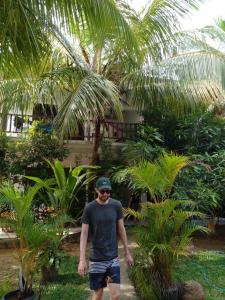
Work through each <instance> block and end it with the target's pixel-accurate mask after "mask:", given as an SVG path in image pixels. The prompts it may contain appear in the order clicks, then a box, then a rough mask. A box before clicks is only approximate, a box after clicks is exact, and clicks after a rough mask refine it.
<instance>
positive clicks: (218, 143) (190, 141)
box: [175, 112, 225, 154]
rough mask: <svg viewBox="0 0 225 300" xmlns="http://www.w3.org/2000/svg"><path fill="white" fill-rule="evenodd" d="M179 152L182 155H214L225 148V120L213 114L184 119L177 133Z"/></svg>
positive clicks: (196, 115)
mask: <svg viewBox="0 0 225 300" xmlns="http://www.w3.org/2000/svg"><path fill="white" fill-rule="evenodd" d="M175 137H176V144H177V150H179V151H180V152H182V153H189V154H194V153H198V154H204V153H206V152H207V153H213V152H216V151H219V150H222V149H224V147H225V118H224V117H221V116H216V115H214V114H212V113H209V112H207V113H205V114H195V115H192V116H189V117H186V118H184V119H183V120H181V121H180V122H179V124H178V129H177V130H176V131H175Z"/></svg>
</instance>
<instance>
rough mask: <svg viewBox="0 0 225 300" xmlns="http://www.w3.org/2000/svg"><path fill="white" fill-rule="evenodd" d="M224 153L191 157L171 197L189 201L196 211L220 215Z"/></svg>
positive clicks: (224, 190) (222, 202) (222, 200)
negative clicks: (193, 203)
mask: <svg viewBox="0 0 225 300" xmlns="http://www.w3.org/2000/svg"><path fill="white" fill-rule="evenodd" d="M224 178H225V151H224V150H221V151H218V152H215V153H213V154H211V155H210V154H208V153H206V154H204V155H192V156H191V163H190V164H189V166H188V167H187V168H185V169H183V170H182V171H181V172H180V174H179V175H178V177H177V180H176V184H175V187H174V192H173V196H174V197H175V198H177V199H190V200H192V201H194V202H195V207H196V209H198V210H200V211H202V212H204V213H207V214H209V215H220V214H222V213H223V208H224V205H225V204H224V195H225V185H224Z"/></svg>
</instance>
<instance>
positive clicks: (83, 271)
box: [78, 260, 87, 277]
mask: <svg viewBox="0 0 225 300" xmlns="http://www.w3.org/2000/svg"><path fill="white" fill-rule="evenodd" d="M86 272H87V263H86V260H80V262H79V265H78V274H79V275H80V276H81V277H84V275H85V274H86Z"/></svg>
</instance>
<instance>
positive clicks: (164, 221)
mask: <svg viewBox="0 0 225 300" xmlns="http://www.w3.org/2000/svg"><path fill="white" fill-rule="evenodd" d="M187 162H188V158H187V157H185V156H176V155H173V154H166V153H164V154H163V155H162V156H161V157H160V158H159V159H158V160H157V161H156V162H155V163H151V162H148V161H143V162H140V163H139V164H137V165H134V166H132V167H128V168H127V169H126V172H127V173H126V175H127V174H130V180H131V182H132V183H131V186H132V187H133V188H139V189H140V190H141V191H145V192H148V193H149V194H150V196H151V200H152V202H146V203H143V204H142V206H141V210H140V212H136V211H134V210H132V209H129V208H128V209H125V215H127V216H130V215H132V216H134V217H135V218H137V219H138V220H140V221H141V223H140V225H138V226H137V229H136V231H137V242H138V245H139V249H138V251H137V253H136V261H137V266H136V267H135V268H134V270H133V271H132V274H133V279H134V281H135V283H136V285H137V287H138V288H142V287H143V288H144V289H143V292H144V293H145V294H144V297H145V298H146V299H150V298H151V297H152V298H151V299H162V297H163V296H164V297H166V295H167V294H166V293H168V288H169V287H171V286H172V270H173V267H174V264H175V262H176V261H177V258H178V257H179V256H180V255H181V254H184V253H185V251H186V249H187V246H188V245H189V243H190V237H191V235H192V234H193V233H194V232H196V231H198V230H201V231H206V230H205V228H204V227H202V226H198V225H196V224H195V223H193V221H192V218H193V216H198V217H203V215H202V214H201V213H199V212H196V211H191V210H190V207H191V206H192V205H193V203H192V201H187V200H174V199H170V196H171V191H172V187H173V185H174V182H175V180H176V177H177V175H178V173H179V172H180V171H181V169H182V168H184V167H185V166H186V165H187ZM120 175H121V174H119V175H118V177H117V175H116V177H117V178H118V179H119V178H120ZM141 274H145V276H144V277H145V278H143V275H141ZM146 274H148V276H146ZM140 292H141V291H140Z"/></svg>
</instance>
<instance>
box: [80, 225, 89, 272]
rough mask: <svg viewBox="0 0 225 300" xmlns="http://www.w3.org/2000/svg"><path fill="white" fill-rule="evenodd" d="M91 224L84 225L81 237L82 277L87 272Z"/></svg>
mask: <svg viewBox="0 0 225 300" xmlns="http://www.w3.org/2000/svg"><path fill="white" fill-rule="evenodd" d="M88 230H89V224H82V229H81V236H80V262H79V265H78V273H79V275H80V276H82V277H83V276H84V275H85V274H86V271H87V263H86V247H87V239H88Z"/></svg>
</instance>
